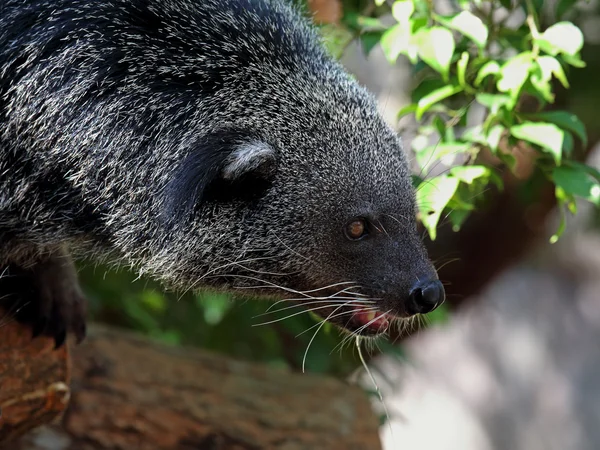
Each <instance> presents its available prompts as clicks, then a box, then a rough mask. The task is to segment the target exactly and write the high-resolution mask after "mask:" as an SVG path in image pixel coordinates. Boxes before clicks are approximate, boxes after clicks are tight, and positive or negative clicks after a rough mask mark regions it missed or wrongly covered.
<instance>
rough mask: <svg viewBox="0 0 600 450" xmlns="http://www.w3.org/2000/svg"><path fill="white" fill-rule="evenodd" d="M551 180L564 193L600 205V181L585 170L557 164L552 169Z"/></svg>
mask: <svg viewBox="0 0 600 450" xmlns="http://www.w3.org/2000/svg"><path fill="white" fill-rule="evenodd" d="M552 180H553V181H554V183H555V184H556V185H557V186H559V187H560V188H562V189H563V190H564V191H565V192H566V193H568V194H572V195H575V196H577V197H581V198H584V199H586V200H588V201H590V202H592V203H593V204H594V205H596V206H600V183H599V182H598V180H596V179H594V178H593V177H592V176H590V175H589V174H588V173H587V172H585V171H583V170H579V169H577V168H575V167H569V166H559V167H555V168H554V170H553V171H552Z"/></svg>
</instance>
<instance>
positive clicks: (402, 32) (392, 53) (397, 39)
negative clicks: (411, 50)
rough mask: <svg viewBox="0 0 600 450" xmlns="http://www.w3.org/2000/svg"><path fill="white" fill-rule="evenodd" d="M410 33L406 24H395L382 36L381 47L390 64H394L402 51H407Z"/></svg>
mask: <svg viewBox="0 0 600 450" xmlns="http://www.w3.org/2000/svg"><path fill="white" fill-rule="evenodd" d="M409 38H410V35H409V33H408V30H407V28H406V26H404V25H400V24H398V25H394V26H393V27H391V28H390V29H388V30H387V31H385V32H384V33H383V35H382V36H381V40H380V43H381V49H382V50H383V54H384V55H385V57H386V59H387V60H388V62H389V63H390V64H394V63H395V62H396V60H397V59H398V56H400V55H401V54H402V53H404V52H406V50H407V49H408V45H409Z"/></svg>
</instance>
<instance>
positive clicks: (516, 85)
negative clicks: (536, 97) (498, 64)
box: [496, 52, 533, 100]
mask: <svg viewBox="0 0 600 450" xmlns="http://www.w3.org/2000/svg"><path fill="white" fill-rule="evenodd" d="M532 65H533V55H532V54H531V52H524V53H520V54H518V55H516V56H513V57H512V58H510V59H509V60H508V61H506V62H505V63H504V64H503V65H502V68H501V69H500V75H501V78H500V79H499V80H498V82H497V83H496V85H497V87H498V90H499V91H500V92H508V93H509V94H510V96H511V98H512V99H513V100H516V99H517V97H518V96H519V92H520V91H521V87H522V86H523V84H525V81H527V78H528V77H529V71H530V70H531V68H532Z"/></svg>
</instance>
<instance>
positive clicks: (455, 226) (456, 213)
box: [448, 209, 471, 232]
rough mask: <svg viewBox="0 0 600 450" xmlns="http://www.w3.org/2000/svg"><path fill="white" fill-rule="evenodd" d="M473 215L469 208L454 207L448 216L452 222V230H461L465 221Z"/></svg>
mask: <svg viewBox="0 0 600 450" xmlns="http://www.w3.org/2000/svg"><path fill="white" fill-rule="evenodd" d="M470 215H471V211H469V210H468V209H453V210H452V211H450V214H448V218H449V219H450V223H451V224H452V231H454V232H457V231H460V227H462V225H463V224H464V223H465V221H466V220H467V219H468V218H469V216H470Z"/></svg>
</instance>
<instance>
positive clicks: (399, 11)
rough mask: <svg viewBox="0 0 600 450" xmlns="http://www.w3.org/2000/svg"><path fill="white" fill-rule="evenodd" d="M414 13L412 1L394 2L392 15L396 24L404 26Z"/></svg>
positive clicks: (398, 0)
mask: <svg viewBox="0 0 600 450" xmlns="http://www.w3.org/2000/svg"><path fill="white" fill-rule="evenodd" d="M414 12H415V5H414V3H413V2H412V0H396V1H395V2H394V4H393V5H392V15H393V16H394V19H396V20H397V21H398V23H400V24H402V25H404V26H406V25H407V24H408V20H409V19H410V16H412V14H413V13H414Z"/></svg>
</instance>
